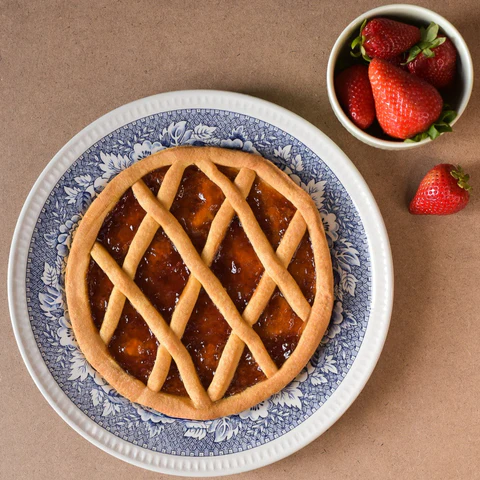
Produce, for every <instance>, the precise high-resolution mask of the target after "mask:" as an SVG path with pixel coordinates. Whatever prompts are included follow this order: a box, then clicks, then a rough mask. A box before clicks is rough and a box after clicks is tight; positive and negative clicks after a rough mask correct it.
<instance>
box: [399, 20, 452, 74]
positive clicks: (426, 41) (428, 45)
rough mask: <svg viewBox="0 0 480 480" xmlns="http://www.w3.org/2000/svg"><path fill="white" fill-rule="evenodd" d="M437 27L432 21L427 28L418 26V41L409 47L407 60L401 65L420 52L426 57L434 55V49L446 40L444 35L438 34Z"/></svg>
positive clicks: (411, 59) (413, 58)
mask: <svg viewBox="0 0 480 480" xmlns="http://www.w3.org/2000/svg"><path fill="white" fill-rule="evenodd" d="M438 29H439V27H438V25H437V24H436V23H434V22H432V23H430V25H429V26H428V27H427V28H425V27H420V35H421V37H420V42H418V43H417V44H416V45H414V46H413V47H412V48H411V49H410V51H409V52H408V58H407V61H406V62H405V63H403V64H402V65H406V64H407V63H410V62H411V61H413V60H415V58H416V57H417V56H418V55H419V54H420V53H423V54H424V55H425V56H426V57H427V58H433V57H434V56H435V52H434V49H435V48H437V47H439V46H440V45H441V44H442V43H444V42H445V40H446V38H445V37H439V36H438Z"/></svg>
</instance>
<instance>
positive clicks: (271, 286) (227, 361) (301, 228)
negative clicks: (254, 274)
mask: <svg viewBox="0 0 480 480" xmlns="http://www.w3.org/2000/svg"><path fill="white" fill-rule="evenodd" d="M306 230H307V225H306V223H305V220H304V219H303V217H302V215H301V213H300V212H298V211H297V212H296V213H295V215H294V217H293V219H292V221H291V223H290V225H289V226H288V228H287V230H286V232H285V235H284V237H283V239H282V241H281V242H280V245H279V246H278V249H277V252H276V253H277V255H278V257H279V258H280V261H281V262H282V263H283V265H284V266H285V267H288V265H289V263H290V261H291V260H292V257H293V255H294V254H295V251H296V250H297V248H298V245H299V244H300V242H301V240H302V238H303V235H304V234H305V232H306ZM276 286H277V285H276V284H275V282H274V281H273V280H272V278H271V277H269V276H268V275H267V274H266V273H265V274H264V275H263V276H262V278H261V279H260V282H259V283H258V286H257V288H256V289H255V292H254V293H253V295H252V298H251V299H250V301H249V302H248V305H247V306H246V308H245V310H244V311H243V314H242V316H243V318H244V320H245V321H246V322H247V323H248V324H249V325H254V324H255V323H256V322H257V320H258V318H259V317H260V315H261V314H262V312H263V311H264V309H265V307H266V306H267V305H268V302H269V301H270V298H271V296H272V295H273V292H274V291H275V287H276ZM244 346H245V344H244V343H243V342H242V340H241V339H240V338H239V337H238V336H237V335H235V334H234V333H232V334H231V335H230V337H229V339H228V341H227V344H226V345H225V348H224V349H223V352H222V356H221V357H220V360H219V362H218V367H217V370H216V371H215V375H214V377H213V380H212V383H211V384H210V386H209V387H208V390H207V393H208V395H209V397H210V398H211V399H212V400H213V401H216V400H219V399H220V398H222V397H223V395H224V394H225V392H226V391H227V389H228V387H229V385H230V382H231V381H232V379H233V376H234V374H235V371H236V370H237V367H238V364H239V362H240V358H241V356H242V353H243V348H244Z"/></svg>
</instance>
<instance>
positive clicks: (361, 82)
mask: <svg viewBox="0 0 480 480" xmlns="http://www.w3.org/2000/svg"><path fill="white" fill-rule="evenodd" d="M335 90H336V92H337V95H338V100H339V102H340V104H341V105H342V107H343V108H344V109H345V111H346V113H347V114H348V116H349V117H350V119H351V120H352V122H353V123H354V124H355V125H356V126H357V127H359V128H361V129H362V130H365V129H367V128H368V127H369V126H370V125H371V124H372V123H373V121H374V120H375V103H374V101H373V94H372V87H371V86H370V80H369V79H368V67H366V66H365V65H354V66H353V67H349V68H347V69H346V70H344V71H343V72H341V73H340V74H339V75H338V76H337V77H336V78H335Z"/></svg>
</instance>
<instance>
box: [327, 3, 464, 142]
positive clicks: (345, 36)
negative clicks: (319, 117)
mask: <svg viewBox="0 0 480 480" xmlns="http://www.w3.org/2000/svg"><path fill="white" fill-rule="evenodd" d="M375 17H387V18H391V19H393V20H399V21H403V22H405V23H412V24H414V25H418V26H421V25H424V26H428V24H429V23H430V22H435V23H436V24H437V25H439V26H440V30H441V31H442V32H443V33H444V34H445V35H446V36H447V37H449V38H450V40H451V41H452V42H453V44H454V45H455V47H456V49H457V51H458V58H457V77H458V78H457V80H456V84H455V89H454V90H455V93H454V94H453V95H452V98H451V99H448V103H449V105H450V106H451V107H452V108H453V109H454V110H455V111H456V112H457V117H456V119H455V120H454V121H453V122H452V125H454V124H455V123H456V122H457V121H458V119H459V118H460V117H461V115H462V113H463V112H464V110H465V108H466V106H467V104H468V101H469V99H470V95H471V93H472V88H473V64H472V57H471V55H470V52H469V50H468V47H467V44H466V43H465V40H464V39H463V37H462V36H461V35H460V33H459V32H458V30H457V29H456V28H455V27H454V26H453V25H452V24H451V23H450V22H449V21H448V20H446V19H445V18H443V17H442V16H440V15H439V14H438V13H435V12H432V10H429V9H427V8H423V7H418V6H416V5H406V4H405V5H404V4H398V5H385V6H383V7H378V8H374V9H373V10H369V11H368V12H366V13H364V14H362V15H360V16H359V17H357V18H356V19H355V20H354V21H353V22H352V23H350V25H348V27H347V28H345V30H344V31H343V32H342V33H341V35H340V36H339V37H338V39H337V41H336V42H335V45H334V46H333V49H332V51H331V53H330V58H329V60H328V66H327V90H328V99H329V100H330V104H331V105H332V108H333V111H334V113H335V115H336V116H337V118H338V119H339V120H340V123H341V124H342V125H343V126H344V127H345V128H346V129H347V130H348V131H349V132H350V133H351V134H352V135H353V136H355V137H356V138H358V139H359V140H361V141H362V142H364V143H366V144H368V145H371V146H372V147H377V148H382V149H385V150H405V149H410V148H416V147H420V146H421V145H425V144H426V143H428V142H431V140H430V139H429V138H428V139H426V140H422V141H421V142H417V143H405V142H402V141H394V140H383V139H381V138H377V137H374V136H373V135H370V134H368V133H366V132H364V131H363V130H361V129H360V128H358V127H357V126H356V125H355V124H354V123H353V122H352V121H351V120H350V119H349V118H348V116H347V115H346V114H345V112H344V111H343V109H342V107H341V106H340V104H339V102H338V99H337V95H336V93H335V88H334V74H335V73H336V68H337V65H338V61H339V59H340V61H341V59H342V58H343V59H345V60H346V59H347V58H348V57H349V51H350V43H351V41H352V39H353V38H354V37H355V36H357V35H358V32H359V30H360V26H361V24H362V22H363V20H364V19H366V18H367V19H372V18H375Z"/></svg>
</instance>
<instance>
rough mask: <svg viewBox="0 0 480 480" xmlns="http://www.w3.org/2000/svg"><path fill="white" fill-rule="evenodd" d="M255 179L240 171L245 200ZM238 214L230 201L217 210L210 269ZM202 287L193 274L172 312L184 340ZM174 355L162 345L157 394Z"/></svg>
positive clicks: (154, 379)
mask: <svg viewBox="0 0 480 480" xmlns="http://www.w3.org/2000/svg"><path fill="white" fill-rule="evenodd" d="M254 180H255V172H253V171H252V170H249V169H248V168H244V169H242V170H240V172H239V174H238V175H237V177H236V178H235V181H234V183H235V185H236V186H237V187H238V189H239V190H240V192H241V193H242V195H243V196H244V197H246V196H248V194H249V192H250V189H251V187H252V184H253V181H254ZM234 215H235V210H234V209H233V208H232V206H231V205H230V203H229V202H228V200H227V199H225V200H224V202H223V204H222V206H221V207H220V209H219V210H218V212H217V214H216V215H215V218H214V219H213V221H212V225H211V228H210V231H209V233H208V237H207V240H206V242H205V246H204V248H203V251H202V255H201V257H202V260H203V261H204V262H205V264H206V265H208V266H210V265H211V263H212V262H213V259H214V257H215V254H216V253H217V251H218V248H219V247H220V244H221V243H222V240H223V238H224V236H225V233H226V231H227V229H228V226H229V225H230V222H231V221H232V219H233V217H234ZM201 288H202V284H201V283H200V282H199V281H198V280H197V279H196V278H195V276H193V275H191V276H190V277H189V279H188V282H187V284H186V285H185V288H184V289H183V292H182V295H181V296H180V299H179V301H178V303H177V305H176V307H175V310H174V311H173V315H172V319H171V321H170V328H171V329H172V330H173V331H174V332H175V334H176V335H177V337H178V338H182V336H183V332H184V331H185V327H186V326H187V323H188V321H189V319H190V315H191V313H192V310H193V308H194V307H195V303H196V301H197V299H198V295H199V293H200V289H201ZM170 360H171V356H170V354H169V353H168V350H167V349H166V348H165V347H164V346H163V345H160V348H159V349H158V352H157V358H156V360H155V365H154V367H153V370H152V373H151V374H150V376H149V378H148V384H147V385H148V387H149V388H151V389H152V390H154V391H156V392H158V391H160V390H161V388H162V386H163V384H164V382H165V379H166V378H167V375H168V371H169V369H170V363H171V362H170Z"/></svg>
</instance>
